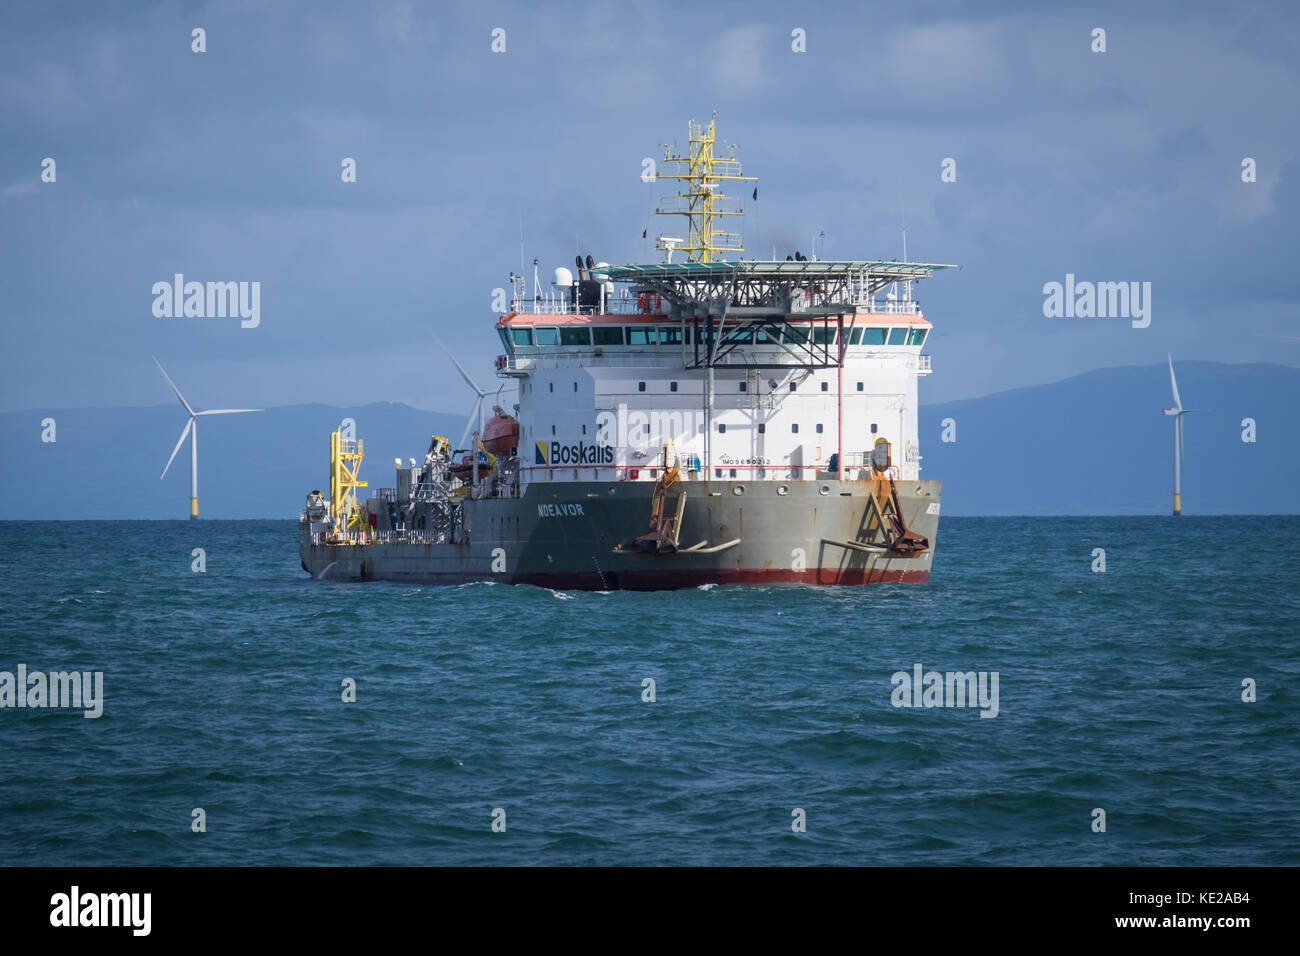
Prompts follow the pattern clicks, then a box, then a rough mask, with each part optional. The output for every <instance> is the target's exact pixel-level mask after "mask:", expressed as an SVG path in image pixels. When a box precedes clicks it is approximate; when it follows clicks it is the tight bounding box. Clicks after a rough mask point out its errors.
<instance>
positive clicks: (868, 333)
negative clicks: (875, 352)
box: [862, 329, 889, 345]
mask: <svg viewBox="0 0 1300 956" xmlns="http://www.w3.org/2000/svg"><path fill="white" fill-rule="evenodd" d="M888 332H889V330H888V329H863V330H862V344H863V345H884V344H885V335H886V333H888Z"/></svg>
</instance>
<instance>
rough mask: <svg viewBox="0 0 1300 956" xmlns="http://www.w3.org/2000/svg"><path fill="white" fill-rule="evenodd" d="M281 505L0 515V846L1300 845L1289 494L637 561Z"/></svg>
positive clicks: (996, 855)
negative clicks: (376, 536)
mask: <svg viewBox="0 0 1300 956" xmlns="http://www.w3.org/2000/svg"><path fill="white" fill-rule="evenodd" d="M296 534H297V527H296V523H295V522H293V521H207V520H205V521H200V522H165V521H139V522H135V521H116V522H114V521H108V522H90V523H70V522H69V523H60V522H52V523H42V522H4V523H0V704H6V703H7V704H9V705H10V706H0V865H3V866H22V865H76V866H80V865H108V864H114V865H146V864H147V865H199V866H207V865H219V864H222V865H286V864H288V865H318V864H330V865H337V864H341V865H372V864H392V865H415V866H421V865H458V866H459V865H466V866H468V865H488V866H530V865H563V866H568V865H573V866H580V865H618V866H661V865H740V866H751V865H752V866H769V865H796V866H812V865H898V864H902V865H922V866H924V865H954V864H955V865H1001V864H1011V865H1020V866H1075V865H1086V866H1094V865H1122V864H1127V865H1203V864H1205V865H1215V864H1217V865H1263V864H1272V865H1277V864H1284V865H1296V864H1300V719H1298V718H1297V714H1300V694H1298V692H1297V690H1298V688H1300V653H1297V646H1298V644H1300V517H1294V516H1292V517H1194V516H1185V517H1182V518H1179V519H1175V518H1172V517H1113V518H1106V517H1089V518H1013V517H1007V518H998V517H987V518H960V517H945V518H944V519H943V521H942V523H941V525H940V530H939V535H938V539H937V542H936V543H937V550H936V555H935V561H934V570H933V575H932V577H931V580H930V583H929V584H926V585H902V584H890V585H874V586H868V587H859V588H814V587H799V586H780V587H757V586H721V587H715V586H706V587H702V588H697V589H692V590H684V591H673V592H651V593H634V592H610V593H596V592H580V591H551V590H547V589H543V588H536V587H526V586H523V587H512V586H508V585H502V584H492V583H484V584H471V585H465V586H461V587H418V586H409V585H399V584H389V583H366V584H360V583H358V584H344V583H329V582H321V581H315V580H312V579H310V578H309V577H308V576H307V575H306V574H305V573H304V572H303V571H302V570H301V568H300V567H299V561H298V554H297V538H296ZM197 549H201V551H200V550H197ZM20 665H21V666H22V667H24V668H25V670H26V672H27V675H28V682H29V684H30V681H31V680H32V676H31V675H32V674H34V673H36V672H40V673H43V674H49V673H50V672H69V671H74V670H76V671H83V672H89V673H90V675H91V677H90V678H89V679H88V680H87V682H86V683H87V686H88V687H93V686H94V682H95V680H96V678H95V677H94V674H96V673H99V674H102V685H101V687H102V693H101V695H100V697H98V698H97V706H98V707H99V708H102V710H101V713H100V715H99V716H97V717H94V716H92V717H87V716H85V714H86V713H87V710H86V707H85V703H86V702H85V700H83V701H82V702H81V703H82V706H81V707H71V706H69V707H51V706H44V707H23V708H18V707H17V706H14V705H15V704H16V699H17V697H18V696H19V690H18V689H17V687H16V686H13V685H16V682H17V673H18V668H19V667H20ZM4 672H7V673H9V674H12V675H14V677H13V678H12V683H11V690H12V693H11V694H10V695H9V698H8V699H7V700H6V699H5V697H4ZM932 672H933V675H934V678H933V679H932V677H931V675H932ZM972 672H973V676H972V678H971V682H970V683H969V684H968V683H965V681H966V676H965V675H970V674H971V673H972ZM949 673H952V674H953V675H954V676H955V680H953V681H949V679H948V677H947V675H948V674H949ZM918 675H919V676H920V678H921V679H920V681H919V682H917V681H916V678H917V676H918ZM995 679H996V683H994V681H995ZM950 684H951V687H950ZM977 684H978V686H980V687H982V688H983V689H984V690H985V691H986V693H985V695H984V696H983V697H981V696H979V694H978V693H976V692H974V691H972V693H971V694H970V695H969V696H966V698H965V699H964V700H961V699H959V695H958V691H963V690H965V688H966V687H968V686H969V687H972V688H974V687H976V686H977ZM913 685H915V686H913ZM913 691H914V692H913ZM24 699H25V700H31V699H32V698H30V696H29V697H27V698H24ZM46 703H50V701H49V699H48V696H47V698H46ZM959 704H964V706H959ZM909 705H910V706H909Z"/></svg>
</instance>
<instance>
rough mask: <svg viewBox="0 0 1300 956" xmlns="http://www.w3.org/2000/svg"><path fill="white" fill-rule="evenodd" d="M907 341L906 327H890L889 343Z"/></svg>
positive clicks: (895, 343)
mask: <svg viewBox="0 0 1300 956" xmlns="http://www.w3.org/2000/svg"><path fill="white" fill-rule="evenodd" d="M906 341H907V329H890V330H889V344H890V345H903V344H904V343H905V342H906Z"/></svg>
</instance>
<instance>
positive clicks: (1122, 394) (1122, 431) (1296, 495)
mask: <svg viewBox="0 0 1300 956" xmlns="http://www.w3.org/2000/svg"><path fill="white" fill-rule="evenodd" d="M1174 368H1175V371H1176V372H1177V374H1178V391H1179V394H1180V395H1181V397H1182V400H1183V407H1184V408H1198V409H1205V411H1200V412H1195V413H1193V414H1191V415H1188V416H1187V417H1186V418H1184V419H1183V422H1184V424H1183V430H1184V435H1183V441H1184V444H1185V454H1186V460H1185V461H1184V464H1183V513H1184V514H1294V513H1296V512H1300V420H1298V418H1297V416H1300V369H1294V368H1288V367H1285V366H1280V365H1263V364H1251V365H1225V364H1222V363H1219V362H1181V363H1176V364H1175V367H1174ZM924 387H925V383H924V381H923V382H922V395H924ZM1170 404H1172V401H1171V397H1170V393H1169V368H1168V366H1167V365H1149V366H1140V367H1134V366H1130V367H1127V368H1108V369H1101V370H1098V371H1095V372H1087V373H1085V374H1083V375H1078V376H1075V377H1074V378H1069V379H1066V380H1065V381H1062V382H1054V383H1052V384H1050V385H1041V386H1036V387H1033V388H1021V389H1015V390H1013V391H1008V392H999V393H997V394H994V395H988V396H986V397H984V398H977V399H970V400H967V401H959V402H948V403H945V404H941V405H922V406H921V415H920V428H921V453H922V455H923V456H924V460H923V462H922V466H923V475H924V476H925V477H927V478H942V479H943V482H944V489H943V512H944V514H959V515H999V514H1006V515H1046V514H1058V515H1060V514H1074V515H1094V514H1098V515H1099V514H1165V513H1168V512H1169V511H1170V510H1171V508H1172V501H1171V497H1172V490H1173V424H1172V421H1171V419H1169V418H1167V417H1166V416H1165V415H1163V414H1162V413H1161V409H1163V408H1164V407H1165V406H1167V405H1170ZM945 418H952V419H953V420H954V421H955V422H956V424H957V441H956V442H955V443H952V444H945V443H944V442H942V441H941V440H940V438H941V434H942V427H941V423H942V421H943V420H944V419H945ZM1244 418H1253V419H1254V420H1255V423H1256V441H1255V443H1254V444H1246V443H1244V442H1242V440H1241V435H1242V425H1241V421H1242V419H1244Z"/></svg>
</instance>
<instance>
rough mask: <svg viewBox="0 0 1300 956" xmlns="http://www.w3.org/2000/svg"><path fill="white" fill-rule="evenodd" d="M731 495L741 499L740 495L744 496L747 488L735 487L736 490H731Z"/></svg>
mask: <svg viewBox="0 0 1300 956" xmlns="http://www.w3.org/2000/svg"><path fill="white" fill-rule="evenodd" d="M731 493H732V494H733V495H736V496H737V497H739V496H740V495H743V494H744V493H745V486H744V485H736V487H734V488H732V489H731Z"/></svg>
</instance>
